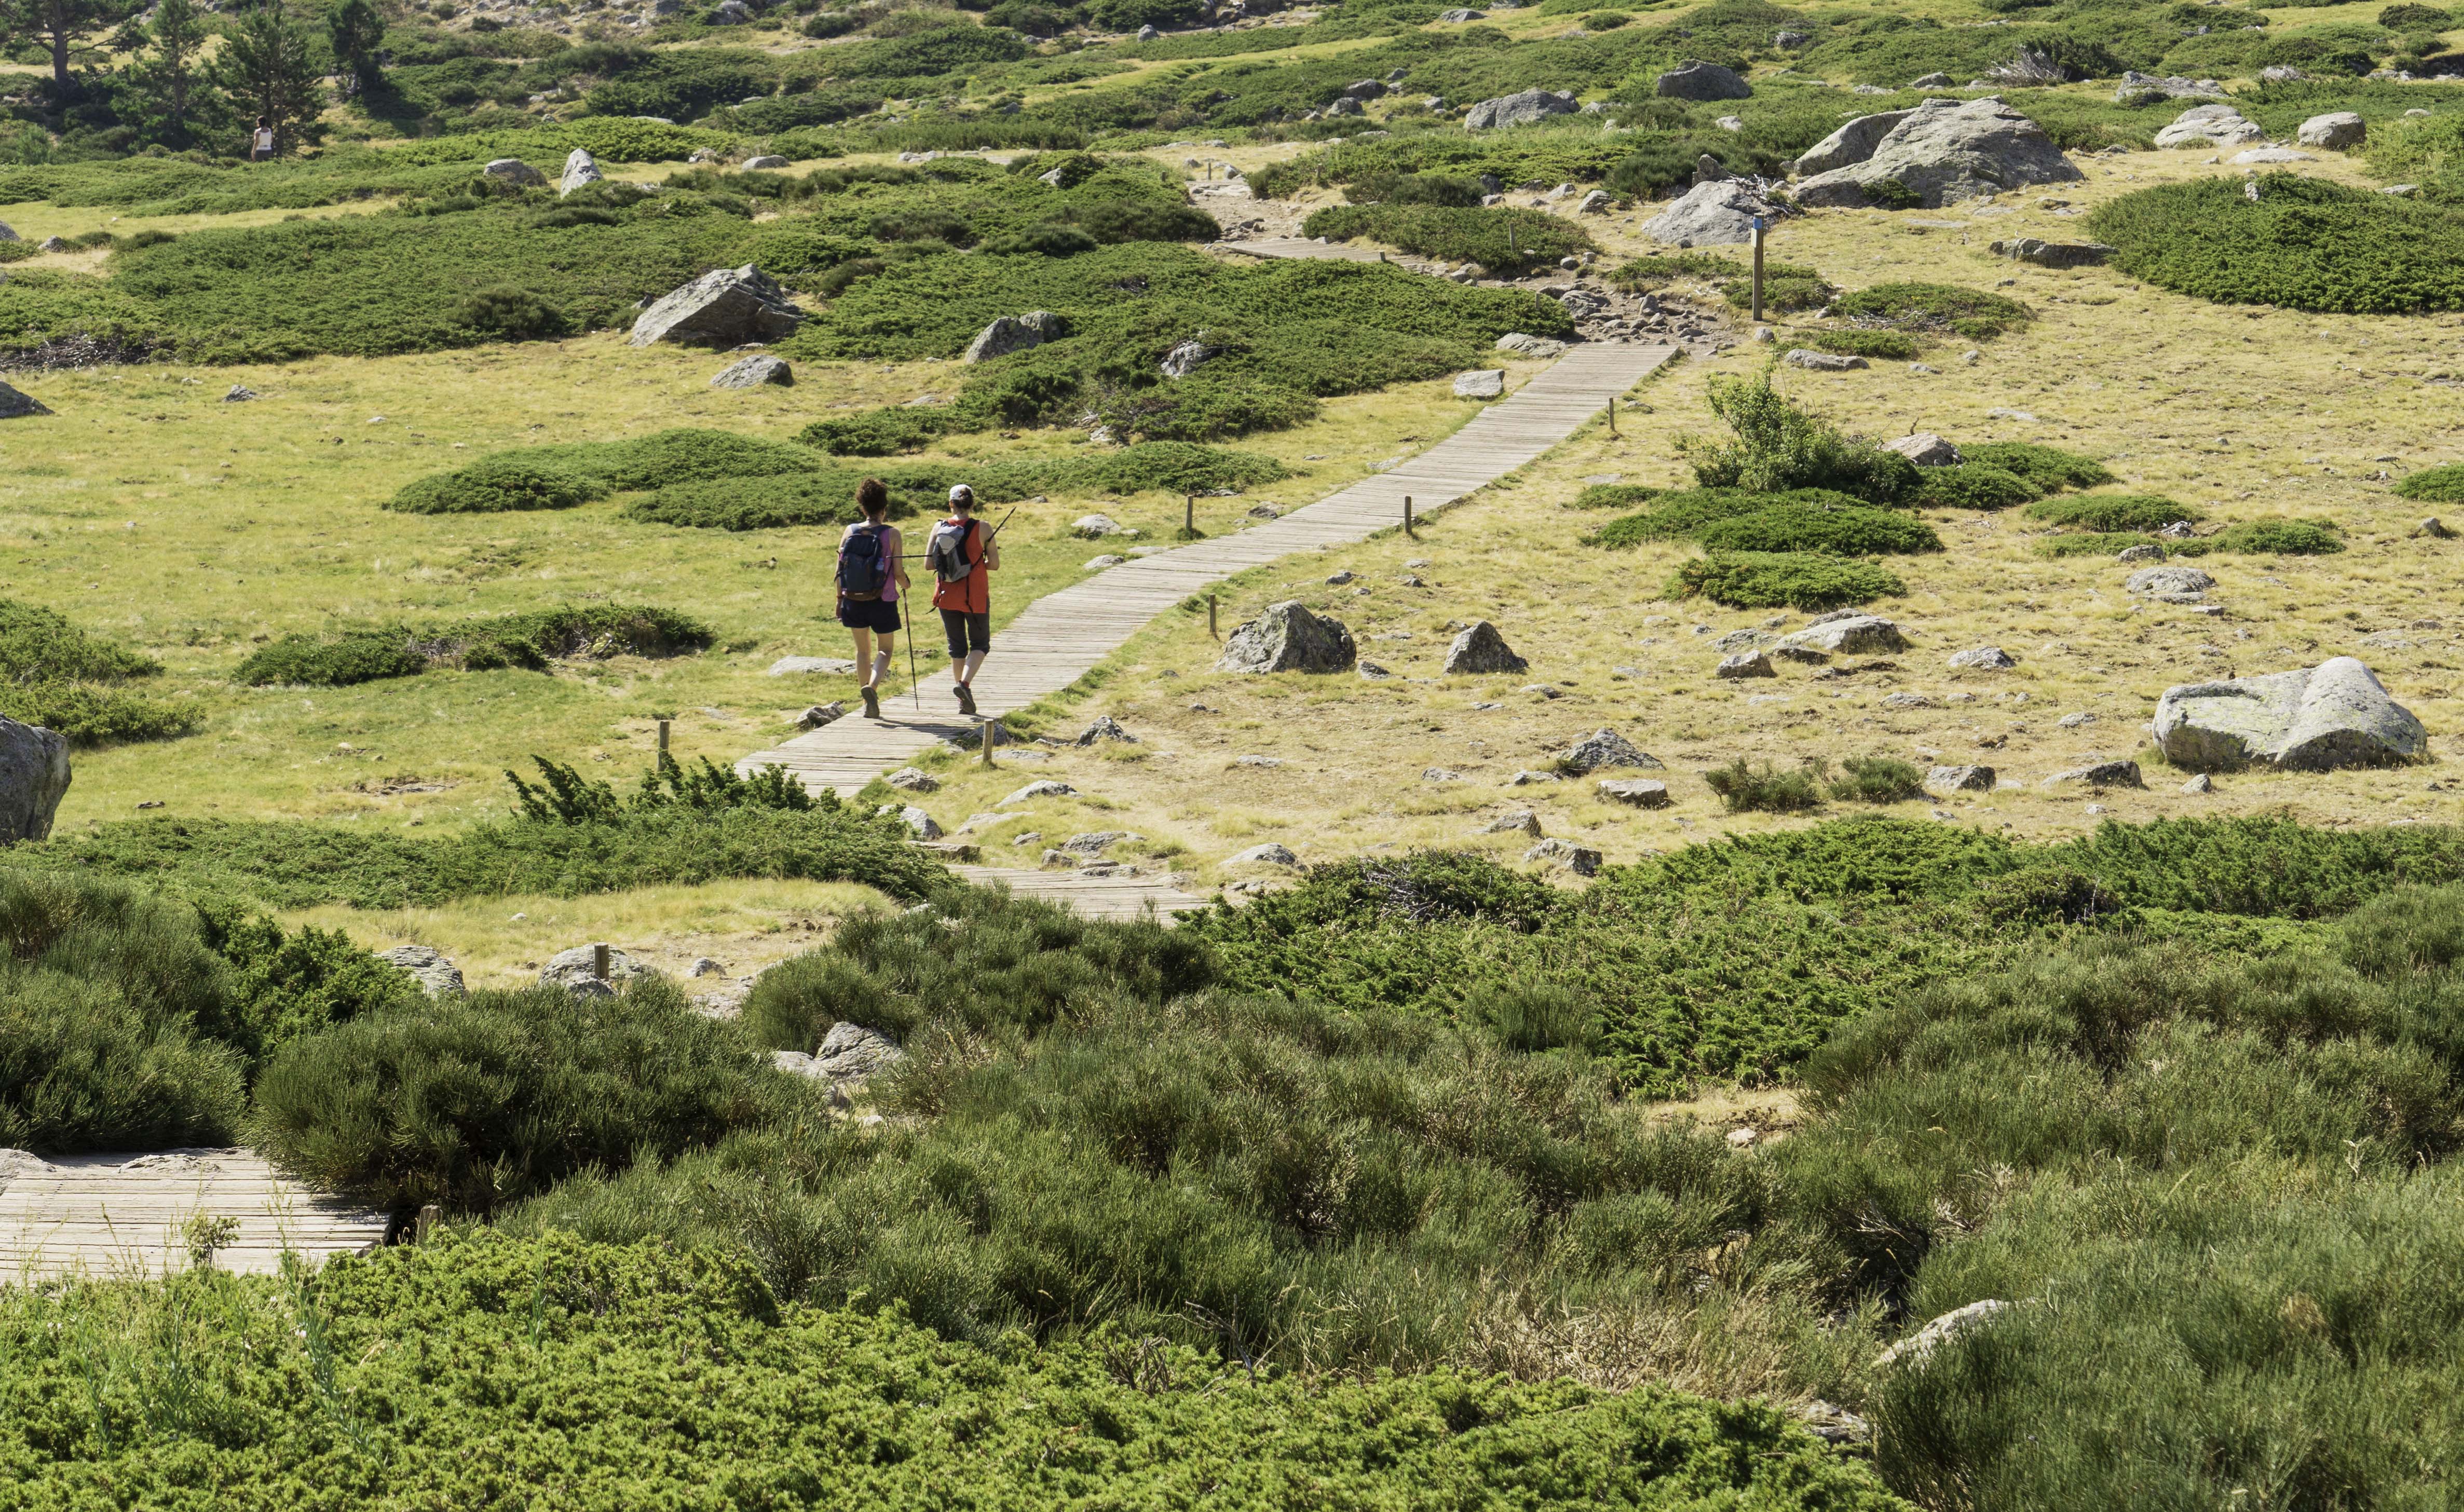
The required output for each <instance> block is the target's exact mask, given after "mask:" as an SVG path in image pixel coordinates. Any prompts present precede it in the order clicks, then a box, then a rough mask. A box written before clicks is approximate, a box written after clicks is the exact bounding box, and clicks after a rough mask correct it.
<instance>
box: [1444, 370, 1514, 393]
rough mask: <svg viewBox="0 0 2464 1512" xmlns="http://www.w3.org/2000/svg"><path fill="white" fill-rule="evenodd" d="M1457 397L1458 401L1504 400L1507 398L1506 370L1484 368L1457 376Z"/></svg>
mask: <svg viewBox="0 0 2464 1512" xmlns="http://www.w3.org/2000/svg"><path fill="white" fill-rule="evenodd" d="M1455 397H1456V398H1457V399H1503V398H1504V397H1506V372H1505V370H1504V369H1503V368H1496V367H1484V368H1480V369H1477V370H1476V371H1473V372H1469V373H1463V374H1461V375H1459V376H1457V378H1456V379H1455Z"/></svg>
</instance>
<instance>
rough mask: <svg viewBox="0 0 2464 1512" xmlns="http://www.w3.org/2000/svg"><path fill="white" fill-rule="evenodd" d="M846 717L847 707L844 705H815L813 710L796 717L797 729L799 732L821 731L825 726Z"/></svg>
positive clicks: (810, 709)
mask: <svg viewBox="0 0 2464 1512" xmlns="http://www.w3.org/2000/svg"><path fill="white" fill-rule="evenodd" d="M846 717H847V705H846V704H844V703H829V704H815V705H813V706H812V707H811V708H809V709H807V710H805V711H804V712H803V713H801V714H798V715H797V716H796V728H797V729H799V730H819V729H820V728H822V726H824V725H826V724H831V723H834V722H835V721H837V720H841V719H844V718H846Z"/></svg>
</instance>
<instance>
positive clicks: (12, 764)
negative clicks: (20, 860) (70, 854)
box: [0, 716, 69, 845]
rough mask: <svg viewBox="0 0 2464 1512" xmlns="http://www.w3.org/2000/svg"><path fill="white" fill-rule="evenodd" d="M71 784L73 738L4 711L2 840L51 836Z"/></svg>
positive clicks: (0, 724)
mask: <svg viewBox="0 0 2464 1512" xmlns="http://www.w3.org/2000/svg"><path fill="white" fill-rule="evenodd" d="M68 790H69V743H68V741H67V740H65V739H63V738H62V737H61V736H60V735H58V734H55V733H54V732H52V731H49V730H45V729H43V728H41V727H40V726H37V725H21V724H19V723H18V722H17V721H16V720H14V719H11V718H8V717H6V716H0V845H9V844H16V843H17V842H18V841H21V840H43V839H46V838H48V837H49V836H50V834H51V833H52V818H53V816H54V815H55V814H57V813H58V812H59V811H60V800H61V799H62V798H65V797H66V796H67V795H68Z"/></svg>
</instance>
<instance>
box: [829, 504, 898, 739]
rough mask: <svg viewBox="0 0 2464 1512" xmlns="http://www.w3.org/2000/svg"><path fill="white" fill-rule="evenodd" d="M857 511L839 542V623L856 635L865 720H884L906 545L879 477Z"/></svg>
mask: <svg viewBox="0 0 2464 1512" xmlns="http://www.w3.org/2000/svg"><path fill="white" fill-rule="evenodd" d="M855 507H856V508H857V509H859V510H862V511H863V512H864V518H863V519H861V520H858V521H857V522H856V523H854V524H852V525H849V526H848V527H847V533H846V534H845V535H843V536H841V537H839V570H838V581H839V623H840V624H841V625H846V626H847V628H848V629H849V630H851V631H853V632H854V633H855V663H856V669H857V670H858V671H859V672H861V673H862V674H863V675H864V687H863V688H862V689H861V690H860V691H861V692H862V693H863V694H864V716H865V717H866V718H867V719H878V718H880V717H881V680H882V678H883V677H884V676H886V675H888V673H889V671H890V653H891V649H892V647H893V646H894V643H895V642H896V639H897V636H898V628H899V625H898V595H899V593H900V591H901V590H903V589H904V588H905V587H906V586H907V563H906V561H905V559H904V557H905V549H906V542H905V541H904V540H902V539H901V538H900V537H899V534H898V529H897V527H896V526H894V525H891V523H890V521H889V515H890V490H889V488H888V487H886V486H885V485H884V484H883V483H882V481H881V480H880V479H879V478H867V479H865V480H864V482H863V483H862V484H861V485H859V486H858V487H857V489H856V491H855ZM875 637H879V640H878V641H877V642H876V640H875Z"/></svg>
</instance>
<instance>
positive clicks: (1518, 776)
mask: <svg viewBox="0 0 2464 1512" xmlns="http://www.w3.org/2000/svg"><path fill="white" fill-rule="evenodd" d="M1562 780H1564V779H1563V778H1559V777H1558V776H1557V774H1556V773H1554V772H1517V773H1515V774H1514V775H1513V776H1512V777H1510V778H1507V779H1506V785H1507V787H1529V786H1530V785H1531V784H1533V783H1535V782H1557V781H1562Z"/></svg>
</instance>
